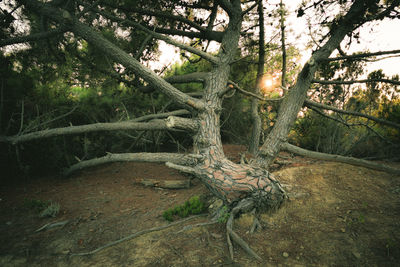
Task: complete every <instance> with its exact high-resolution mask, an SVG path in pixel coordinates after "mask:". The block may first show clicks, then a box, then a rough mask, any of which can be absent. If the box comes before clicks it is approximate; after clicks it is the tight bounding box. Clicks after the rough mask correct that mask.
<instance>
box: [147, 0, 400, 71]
mask: <svg viewBox="0 0 400 267" xmlns="http://www.w3.org/2000/svg"><path fill="white" fill-rule="evenodd" d="M279 2H280V0H269V1H268V3H269V4H275V5H276V4H279ZM284 3H285V5H286V8H287V9H288V11H289V16H288V18H287V24H286V27H287V28H288V29H291V30H292V32H293V33H292V34H287V43H290V44H294V45H295V46H296V47H297V48H298V49H300V51H303V52H302V59H301V64H304V63H305V62H306V61H307V60H308V59H309V57H310V56H311V52H312V51H311V49H306V44H307V42H308V40H309V37H308V31H307V22H306V19H305V17H301V18H298V17H297V15H296V9H297V8H298V6H299V5H300V3H301V0H287V1H284ZM372 26H373V27H371V24H367V25H365V26H363V27H362V28H361V29H360V37H361V38H360V43H359V44H357V42H353V43H352V44H351V46H350V47H349V48H348V49H347V50H346V52H347V53H348V54H351V53H354V52H358V51H366V50H369V51H370V52H377V51H386V50H395V49H400V19H395V20H383V21H380V22H379V23H373V25H372ZM371 29H372V31H371ZM266 34H267V35H268V31H267V32H266ZM267 39H268V36H267ZM343 47H344V46H343ZM160 50H161V51H163V53H162V54H161V56H160V59H159V62H158V63H157V64H155V65H153V64H152V65H153V66H165V65H168V64H173V63H175V62H179V53H176V52H175V49H174V48H173V47H171V46H169V45H167V44H165V43H164V42H161V43H160ZM377 69H383V70H384V73H385V74H387V75H390V76H391V75H394V74H400V57H395V58H388V59H385V60H380V61H377V62H373V63H368V65H367V70H368V72H371V71H373V70H377Z"/></svg>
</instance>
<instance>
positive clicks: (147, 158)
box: [64, 153, 195, 176]
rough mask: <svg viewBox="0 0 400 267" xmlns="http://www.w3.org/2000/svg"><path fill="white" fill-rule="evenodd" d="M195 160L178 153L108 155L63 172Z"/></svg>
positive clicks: (70, 172) (67, 173)
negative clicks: (119, 164)
mask: <svg viewBox="0 0 400 267" xmlns="http://www.w3.org/2000/svg"><path fill="white" fill-rule="evenodd" d="M194 160H195V159H194V158H193V157H191V156H190V155H185V154H178V153H123V154H111V153H108V154H107V155H106V156H104V157H101V158H95V159H90V160H84V161H80V162H78V163H76V164H74V165H72V166H71V167H69V168H68V169H67V170H65V171H64V175H65V176H68V175H70V174H72V173H73V172H76V171H79V170H82V169H84V168H88V167H93V166H98V165H101V164H105V163H111V162H121V161H135V162H155V163H164V162H173V163H175V164H185V165H186V164H187V165H190V164H193V161H194Z"/></svg>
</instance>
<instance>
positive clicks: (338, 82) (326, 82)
mask: <svg viewBox="0 0 400 267" xmlns="http://www.w3.org/2000/svg"><path fill="white" fill-rule="evenodd" d="M312 82H313V83H319V84H353V83H372V82H383V83H391V84H395V85H400V81H396V80H390V79H365V80H353V81H341V80H332V81H328V80H312Z"/></svg>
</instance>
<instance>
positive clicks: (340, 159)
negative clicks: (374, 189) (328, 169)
mask: <svg viewBox="0 0 400 267" xmlns="http://www.w3.org/2000/svg"><path fill="white" fill-rule="evenodd" d="M282 149H283V150H286V151H289V152H291V153H295V154H298V155H301V156H304V157H310V158H314V159H320V160H328V161H335V162H342V163H347V164H351V165H356V166H361V167H366V168H369V169H373V170H378V171H384V172H388V173H393V174H396V175H400V169H396V168H392V167H390V166H387V165H384V164H382V163H376V162H372V161H368V160H363V159H357V158H353V157H345V156H341V155H332V154H326V153H321V152H315V151H310V150H307V149H304V148H300V147H297V146H294V145H292V144H289V143H284V144H282Z"/></svg>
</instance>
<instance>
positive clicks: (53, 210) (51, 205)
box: [24, 199, 60, 218]
mask: <svg viewBox="0 0 400 267" xmlns="http://www.w3.org/2000/svg"><path fill="white" fill-rule="evenodd" d="M24 207H25V208H27V209H29V210H33V211H35V212H37V213H39V217H40V218H43V217H55V216H56V215H57V214H58V212H59V211H60V204H58V203H55V202H51V201H44V200H40V199H25V200H24Z"/></svg>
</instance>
